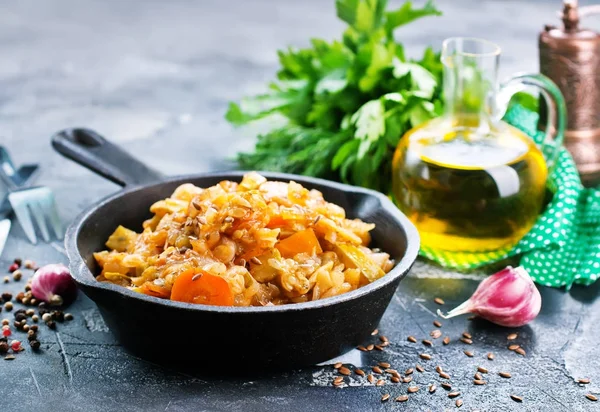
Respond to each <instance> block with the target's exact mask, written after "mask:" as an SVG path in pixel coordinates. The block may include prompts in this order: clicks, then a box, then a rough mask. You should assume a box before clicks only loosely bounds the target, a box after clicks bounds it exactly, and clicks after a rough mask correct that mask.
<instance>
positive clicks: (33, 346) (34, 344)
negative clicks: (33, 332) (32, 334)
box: [29, 340, 40, 350]
mask: <svg viewBox="0 0 600 412" xmlns="http://www.w3.org/2000/svg"><path fill="white" fill-rule="evenodd" d="M29 346H31V349H33V350H38V349H39V348H40V341H39V340H30V341H29Z"/></svg>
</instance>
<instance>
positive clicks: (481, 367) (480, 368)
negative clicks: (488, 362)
mask: <svg viewBox="0 0 600 412" xmlns="http://www.w3.org/2000/svg"><path fill="white" fill-rule="evenodd" d="M477 370H478V371H479V372H481V373H488V370H487V369H486V368H484V367H483V366H478V367H477Z"/></svg>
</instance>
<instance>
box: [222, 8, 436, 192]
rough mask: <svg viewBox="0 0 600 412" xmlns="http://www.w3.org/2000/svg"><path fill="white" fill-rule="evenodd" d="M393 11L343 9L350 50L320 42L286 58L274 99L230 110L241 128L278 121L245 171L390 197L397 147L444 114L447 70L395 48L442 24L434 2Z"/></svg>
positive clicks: (242, 159)
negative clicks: (405, 31)
mask: <svg viewBox="0 0 600 412" xmlns="http://www.w3.org/2000/svg"><path fill="white" fill-rule="evenodd" d="M386 5H387V0H336V10H337V16H338V17H339V18H340V19H341V20H343V21H344V22H346V23H348V27H347V29H346V30H345V31H344V34H343V37H342V40H341V41H333V42H326V41H324V40H320V39H313V40H311V47H309V48H305V49H299V50H298V49H292V48H289V49H287V50H284V51H279V53H278V54H279V61H280V64H281V69H280V71H279V72H278V74H277V80H276V81H275V82H273V83H271V84H270V86H269V91H268V92H267V93H265V94H261V95H258V96H253V97H249V98H246V99H243V100H242V101H241V102H240V103H239V104H236V103H231V104H230V106H229V110H228V112H227V115H226V118H227V120H228V121H229V122H231V123H232V124H234V125H244V124H248V123H250V122H253V121H257V120H259V119H266V118H269V119H273V118H277V119H279V122H270V127H271V128H270V130H269V131H268V132H266V133H264V134H262V135H260V136H259V137H258V142H257V144H256V147H255V150H254V152H252V153H240V154H238V162H239V164H240V166H241V167H242V168H244V169H252V170H271V171H278V172H287V173H297V174H304V175H310V176H317V177H323V178H327V179H333V180H339V181H342V182H346V183H350V184H353V185H358V186H364V187H369V188H372V189H375V190H379V191H381V192H384V193H388V192H389V189H390V180H391V163H392V156H393V154H394V150H395V148H396V145H397V144H398V141H399V140H400V138H401V137H402V135H403V134H404V133H405V132H406V131H407V130H409V129H410V128H412V127H413V126H416V125H419V124H421V123H422V122H424V121H426V120H429V119H431V118H433V117H437V116H438V115H440V114H441V110H442V101H441V80H442V79H441V77H442V65H441V63H440V59H439V55H438V54H436V53H434V52H433V51H432V50H431V49H430V48H428V49H427V50H425V53H424V55H423V58H422V59H421V60H417V61H410V60H408V59H406V57H405V55H404V48H403V46H402V44H401V43H398V42H396V40H395V39H394V30H395V29H397V28H398V27H400V26H402V25H405V24H408V23H410V22H413V21H415V20H417V19H419V18H421V17H424V16H439V15H440V14H441V13H440V12H439V10H437V9H436V8H435V6H434V5H433V4H432V2H431V0H428V1H427V3H426V4H425V5H424V6H423V8H414V7H413V5H412V3H411V2H410V1H407V2H406V3H404V5H402V6H401V7H400V8H398V9H397V10H392V11H386V10H385V9H386ZM282 119H283V124H282V122H281V120H282ZM275 124H276V126H274V125H275Z"/></svg>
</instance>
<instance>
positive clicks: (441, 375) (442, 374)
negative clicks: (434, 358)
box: [440, 371, 450, 379]
mask: <svg viewBox="0 0 600 412" xmlns="http://www.w3.org/2000/svg"><path fill="white" fill-rule="evenodd" d="M440 378H443V379H450V375H448V374H447V373H446V372H443V371H442V372H440Z"/></svg>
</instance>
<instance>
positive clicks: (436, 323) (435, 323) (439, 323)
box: [433, 320, 442, 328]
mask: <svg viewBox="0 0 600 412" xmlns="http://www.w3.org/2000/svg"><path fill="white" fill-rule="evenodd" d="M433 326H435V327H436V328H441V327H442V322H440V321H439V320H434V321H433Z"/></svg>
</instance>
